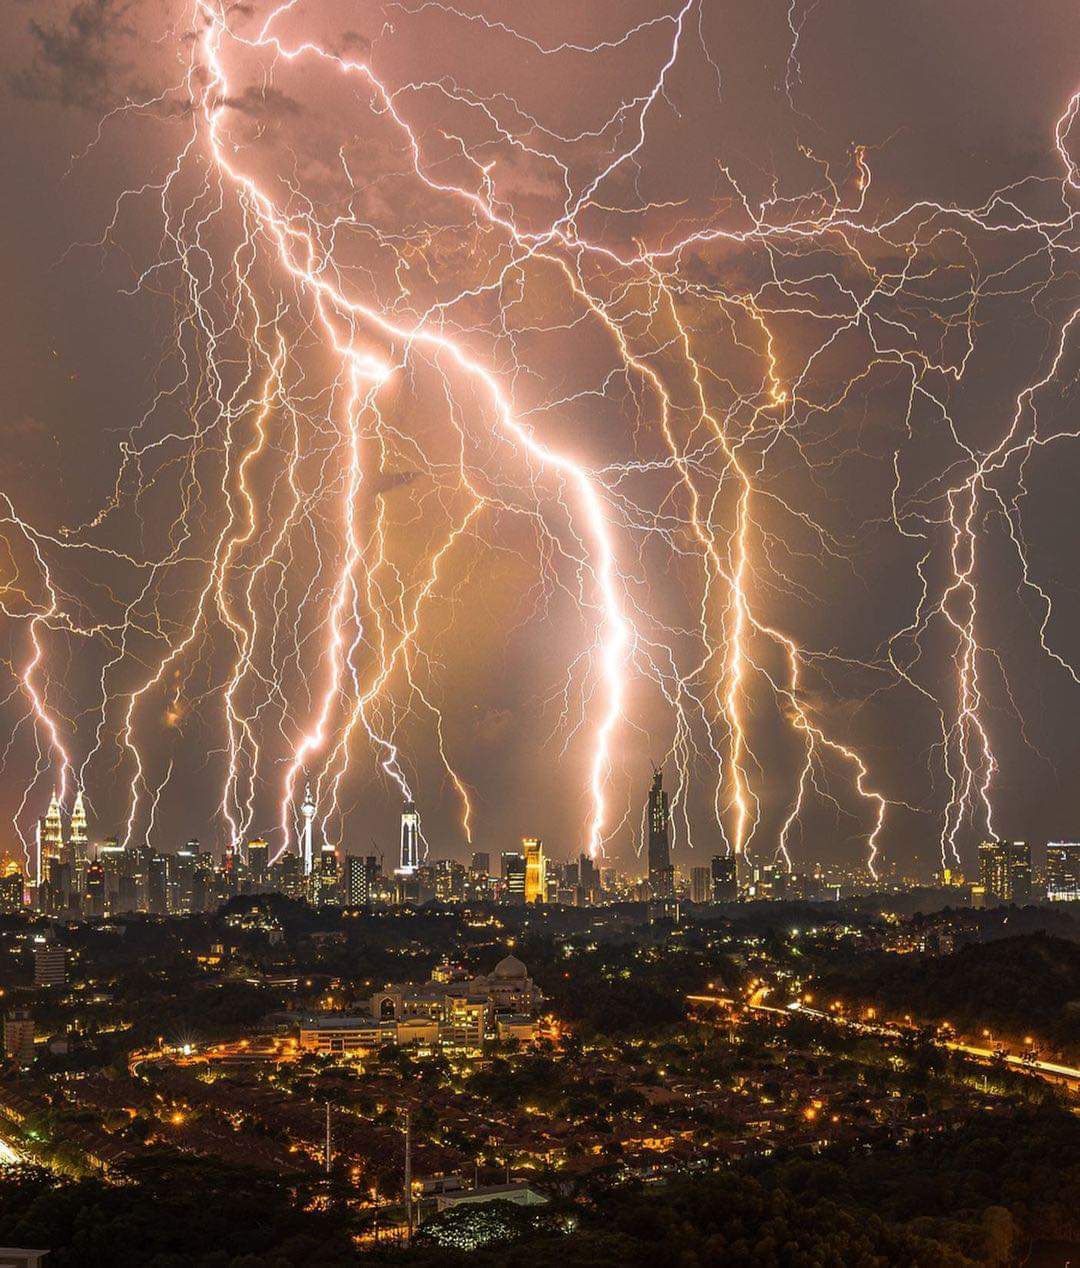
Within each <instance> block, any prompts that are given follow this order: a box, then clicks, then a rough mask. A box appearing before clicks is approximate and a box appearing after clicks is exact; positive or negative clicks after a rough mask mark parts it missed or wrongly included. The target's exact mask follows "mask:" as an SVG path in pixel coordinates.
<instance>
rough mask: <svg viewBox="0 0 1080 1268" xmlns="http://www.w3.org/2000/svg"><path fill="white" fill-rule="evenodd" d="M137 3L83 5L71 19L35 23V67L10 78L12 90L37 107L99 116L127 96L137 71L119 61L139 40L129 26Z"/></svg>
mask: <svg viewBox="0 0 1080 1268" xmlns="http://www.w3.org/2000/svg"><path fill="white" fill-rule="evenodd" d="M132 3H133V0H79V3H77V4H75V5H73V6H72V8H71V9H70V10H69V11H68V13H67V16H66V17H65V18H62V19H60V20H59V21H53V22H41V21H38V19H36V18H31V19H30V22H29V32H30V36H31V39H32V40H33V44H34V54H33V60H32V62H31V64H30V65H29V66H28V67H26V68H24V69H23V70H21V71H17V72H16V73H15V74H14V75H12V76H11V77H10V80H9V83H10V84H11V87H12V90H13V91H14V92H15V93H16V94H17V95H18V96H20V97H25V98H28V99H30V100H33V101H56V102H59V103H60V104H61V105H64V106H76V107H79V108H81V109H87V110H97V109H101V108H103V107H106V106H109V105H112V104H114V103H115V102H116V101H117V100H118V99H119V98H120V97H122V96H123V95H124V91H123V89H122V88H121V83H122V82H123V81H124V80H126V79H127V77H128V76H129V75H130V73H131V70H132V64H131V62H130V61H126V60H124V59H123V58H122V57H120V56H119V55H118V52H119V49H118V46H123V45H124V44H126V43H127V42H129V41H130V40H131V39H132V38H133V37H134V35H135V31H134V28H133V27H132V26H131V24H130V22H129V21H128V14H129V12H130V10H131V7H132Z"/></svg>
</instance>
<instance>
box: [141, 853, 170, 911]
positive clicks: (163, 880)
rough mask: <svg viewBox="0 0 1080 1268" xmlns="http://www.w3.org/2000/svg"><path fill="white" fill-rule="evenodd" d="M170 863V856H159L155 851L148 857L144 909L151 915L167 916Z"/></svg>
mask: <svg viewBox="0 0 1080 1268" xmlns="http://www.w3.org/2000/svg"><path fill="white" fill-rule="evenodd" d="M172 863H173V856H172V855H171V854H159V853H158V852H157V851H156V850H155V851H153V853H152V854H151V855H150V859H149V863H148V867H147V877H146V908H147V911H149V912H150V913H151V915H154V916H167V915H168V914H169V894H170V892H171V889H172V886H171V883H170V882H171V875H172Z"/></svg>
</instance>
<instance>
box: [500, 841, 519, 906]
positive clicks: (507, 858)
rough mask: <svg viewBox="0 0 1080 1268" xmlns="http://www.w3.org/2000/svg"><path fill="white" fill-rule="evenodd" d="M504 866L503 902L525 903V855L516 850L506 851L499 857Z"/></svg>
mask: <svg viewBox="0 0 1080 1268" xmlns="http://www.w3.org/2000/svg"><path fill="white" fill-rule="evenodd" d="M499 861H500V863H501V865H502V882H503V884H502V889H503V901H504V902H508V903H523V902H524V901H525V855H524V854H519V853H518V852H517V851H516V850H505V851H503V853H502V854H501V855H500V856H499Z"/></svg>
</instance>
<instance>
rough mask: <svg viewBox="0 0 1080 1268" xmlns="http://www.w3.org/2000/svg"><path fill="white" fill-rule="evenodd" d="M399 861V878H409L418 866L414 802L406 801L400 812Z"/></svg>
mask: <svg viewBox="0 0 1080 1268" xmlns="http://www.w3.org/2000/svg"><path fill="white" fill-rule="evenodd" d="M400 860H401V861H400V863H399V864H398V874H399V875H400V876H411V875H412V874H413V873H414V872H415V871H416V869H417V868H418V867H419V866H420V816H419V814H418V813H417V810H416V802H414V801H407V802H406V803H405V806H404V809H403V810H402V812H401V856H400Z"/></svg>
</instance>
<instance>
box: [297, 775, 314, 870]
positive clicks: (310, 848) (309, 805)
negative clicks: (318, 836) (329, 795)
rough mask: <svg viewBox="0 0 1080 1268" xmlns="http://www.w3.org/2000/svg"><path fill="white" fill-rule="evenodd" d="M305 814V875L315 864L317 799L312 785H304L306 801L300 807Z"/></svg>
mask: <svg viewBox="0 0 1080 1268" xmlns="http://www.w3.org/2000/svg"><path fill="white" fill-rule="evenodd" d="M300 813H301V814H302V815H303V816H304V837H303V862H304V875H305V876H310V875H311V872H312V869H313V868H314V866H315V847H314V844H313V837H314V823H315V799H314V797H312V795H311V785H310V784H306V785H305V786H304V801H303V804H302V805H301V807H300Z"/></svg>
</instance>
